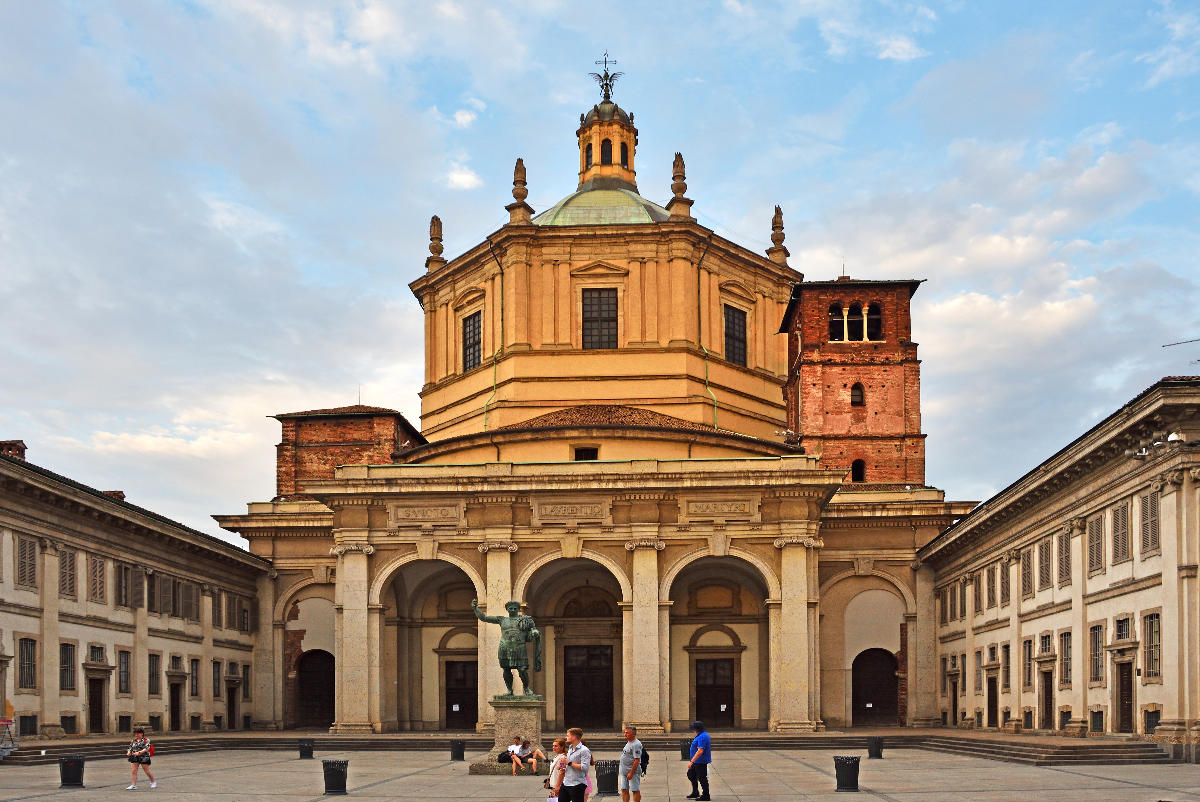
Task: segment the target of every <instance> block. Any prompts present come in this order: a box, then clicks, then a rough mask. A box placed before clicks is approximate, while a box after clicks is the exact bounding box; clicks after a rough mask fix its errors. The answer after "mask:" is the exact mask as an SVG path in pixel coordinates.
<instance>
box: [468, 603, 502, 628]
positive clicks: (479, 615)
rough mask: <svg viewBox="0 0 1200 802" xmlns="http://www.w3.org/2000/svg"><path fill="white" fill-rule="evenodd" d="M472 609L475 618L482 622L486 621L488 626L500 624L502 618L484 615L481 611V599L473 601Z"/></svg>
mask: <svg viewBox="0 0 1200 802" xmlns="http://www.w3.org/2000/svg"><path fill="white" fill-rule="evenodd" d="M471 609H472V610H474V611H475V617H476V618H478V619H479V620H480V621H484V622H486V623H488V624H499V623H500V616H498V615H484V614H483V611H482V610H480V609H479V599H471Z"/></svg>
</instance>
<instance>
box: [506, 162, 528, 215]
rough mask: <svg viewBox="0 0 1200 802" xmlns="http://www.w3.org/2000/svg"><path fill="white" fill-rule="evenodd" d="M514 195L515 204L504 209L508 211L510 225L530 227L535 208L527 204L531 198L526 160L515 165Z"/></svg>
mask: <svg viewBox="0 0 1200 802" xmlns="http://www.w3.org/2000/svg"><path fill="white" fill-rule="evenodd" d="M512 194H513V202H512V203H510V204H508V205H507V206H505V207H504V208H505V209H506V210H507V211H508V224H509V225H510V226H519V225H529V220H530V217H532V215H533V207H531V206H530V205H529V204H528V203H526V202H525V199H526V198H528V197H529V190H528V189H526V188H525V160H524V159H517V163H516V164H515V165H513V190H512Z"/></svg>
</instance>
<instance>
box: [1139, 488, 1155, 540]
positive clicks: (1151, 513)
mask: <svg viewBox="0 0 1200 802" xmlns="http://www.w3.org/2000/svg"><path fill="white" fill-rule="evenodd" d="M1138 506H1139V507H1140V508H1141V513H1142V516H1141V518H1142V519H1141V524H1142V554H1151V553H1154V552H1157V551H1158V549H1159V545H1158V491H1157V490H1151V491H1150V492H1149V493H1147V494H1146V495H1144V496H1142V498H1141V502H1140V503H1139V505H1138Z"/></svg>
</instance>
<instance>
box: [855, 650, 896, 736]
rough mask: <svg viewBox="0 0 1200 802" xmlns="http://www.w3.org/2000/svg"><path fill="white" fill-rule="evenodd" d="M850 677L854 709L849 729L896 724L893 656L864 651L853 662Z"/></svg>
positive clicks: (886, 653)
mask: <svg viewBox="0 0 1200 802" xmlns="http://www.w3.org/2000/svg"><path fill="white" fill-rule="evenodd" d="M850 673H851V693H850V699H851V704H852V705H853V707H852V708H851V713H850V716H851V718H850V723H851V725H852V726H855V727H863V726H880V725H892V724H896V723H898V722H897V720H896V717H897V712H898V710H899V705H898V696H899V687H898V683H897V681H896V656H895V655H894V654H892V653H891V652H889V651H888V650H887V649H867V650H866V651H863V652H859V655H858V657H855V658H854V663H853V664H852V665H851V669H850Z"/></svg>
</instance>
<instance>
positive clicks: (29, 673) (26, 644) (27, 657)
mask: <svg viewBox="0 0 1200 802" xmlns="http://www.w3.org/2000/svg"><path fill="white" fill-rule="evenodd" d="M17 687H18V688H36V687H37V641H35V640H34V639H33V638H21V639H20V640H18V641H17Z"/></svg>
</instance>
